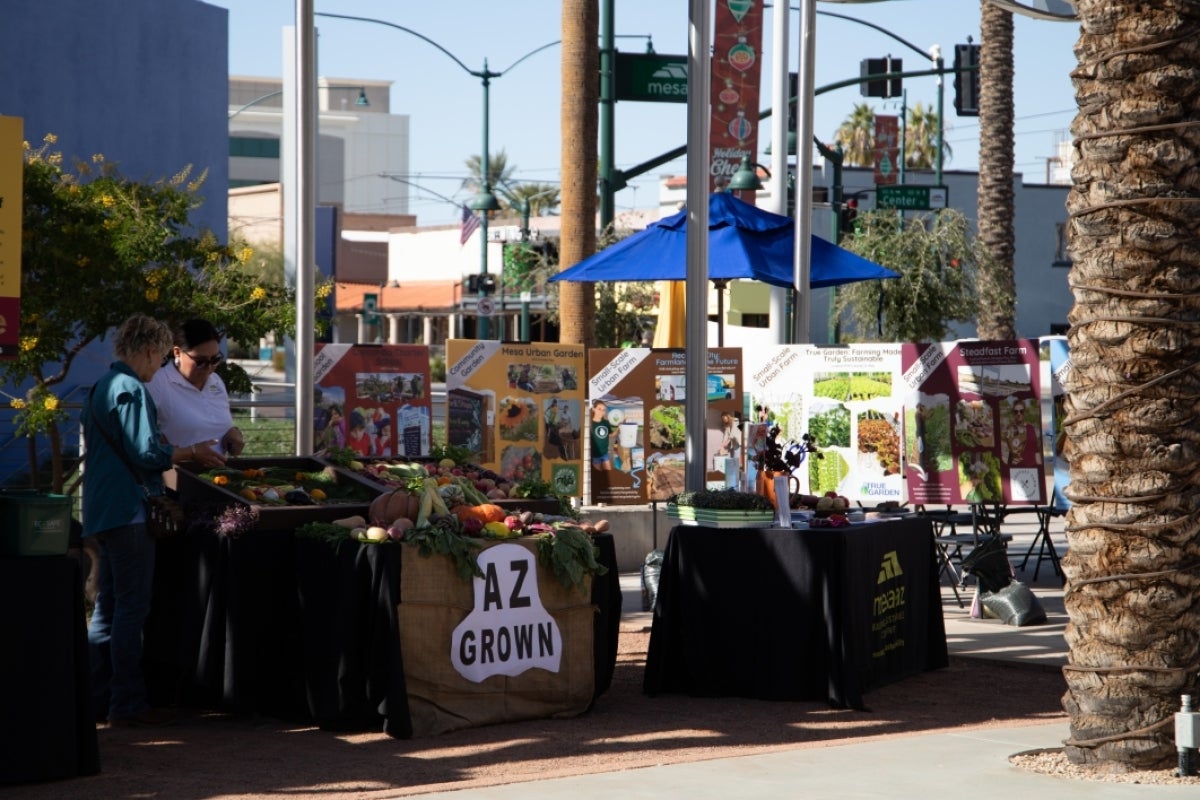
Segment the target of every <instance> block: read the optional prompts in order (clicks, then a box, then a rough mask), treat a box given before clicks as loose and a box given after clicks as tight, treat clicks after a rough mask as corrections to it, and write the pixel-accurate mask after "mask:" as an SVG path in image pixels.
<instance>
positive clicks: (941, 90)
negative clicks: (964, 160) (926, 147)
mask: <svg viewBox="0 0 1200 800" xmlns="http://www.w3.org/2000/svg"><path fill="white" fill-rule="evenodd" d="M930 49H931V50H932V51H933V61H934V63H935V64H937V69H938V77H937V86H938V99H937V104H938V106H937V115H938V119H937V126H938V127H937V165H936V169H935V170H934V178H933V183H934V185H936V186H941V185H942V158H943V153H942V143H943V142H944V141H945V139H944V138H943V137H944V136H945V127H944V125H943V123H942V109H943V107H944V106H943V102H944V97H945V94H946V76H945V75H943V74H942V70H943V69H944V68H945V62H944V61H943V60H942V48H941V47H939V46H938V45H936V44H935V45H934V46H933V47H932V48H930ZM1047 183H1049V181H1047Z"/></svg>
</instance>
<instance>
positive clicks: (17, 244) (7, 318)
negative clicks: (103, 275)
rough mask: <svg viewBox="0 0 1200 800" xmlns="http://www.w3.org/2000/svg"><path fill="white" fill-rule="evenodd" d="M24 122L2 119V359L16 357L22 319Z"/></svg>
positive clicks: (0, 174)
mask: <svg viewBox="0 0 1200 800" xmlns="http://www.w3.org/2000/svg"><path fill="white" fill-rule="evenodd" d="M22 123H23V120H22V119H21V118H20V117H4V116H0V359H11V358H16V357H17V353H18V348H17V335H18V332H19V331H18V327H19V326H18V320H20V319H21V195H22V184H23V175H24V161H23V160H22V159H23V156H22V151H21V141H22V138H23V129H24V128H23V124H22Z"/></svg>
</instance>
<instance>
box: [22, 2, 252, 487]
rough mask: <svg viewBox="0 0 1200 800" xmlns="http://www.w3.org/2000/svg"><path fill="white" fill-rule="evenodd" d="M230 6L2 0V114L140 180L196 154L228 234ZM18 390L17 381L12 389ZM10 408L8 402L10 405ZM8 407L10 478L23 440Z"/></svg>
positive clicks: (96, 351) (86, 379)
mask: <svg viewBox="0 0 1200 800" xmlns="http://www.w3.org/2000/svg"><path fill="white" fill-rule="evenodd" d="M228 97H229V58H228V12H227V11H226V10H225V9H223V8H217V7H216V6H210V5H207V4H205V3H201V2H196V0H4V10H3V14H2V15H0V114H3V115H7V116H15V117H22V118H23V119H24V121H25V122H24V129H25V139H26V141H29V142H30V143H31V144H33V145H35V146H36V145H37V144H38V143H39V142H41V140H42V137H43V136H44V135H45V134H47V133H53V134H55V135H56V136H57V137H58V143H57V144H56V145H55V149H57V150H59V151H61V152H62V153H63V155H64V156H65V157H67V158H68V159H70V158H74V157H79V158H83V159H90V157H91V156H92V154H93V153H103V154H104V156H105V158H106V159H107V160H109V161H110V162H117V163H118V164H119V166H120V169H121V172H122V173H123V174H125V175H127V176H129V177H131V178H135V179H139V180H147V181H153V180H157V179H159V178H164V177H169V176H171V175H174V174H175V173H177V172H179V171H180V170H181V169H183V168H184V167H186V166H188V165H189V164H190V165H192V168H193V173H192V174H193V177H195V176H198V175H199V174H200V173H201V172H203V171H204V170H207V171H208V177H207V180H206V181H205V183H204V186H203V187H201V190H200V192H201V194H203V195H204V197H205V201H204V205H203V206H201V208H200V209H198V211H197V212H196V213H195V215H194V217H193V219H194V220H195V222H196V224H197V225H198V226H200V227H204V228H210V229H212V230H214V231H216V232H217V233H218V235H219V236H221V237H222V238H224V235H225V230H226V225H227V186H228V181H229V138H228V124H227V116H228V113H229V111H228ZM110 360H111V349H110V348H109V347H108V345H107V343H102V344H101V345H100V346H96V347H92V348H90V350H89V352H87V353H85V354H82V355H81V357H80V358H79V359H77V361H76V363H75V365H74V366H73V367H72V370H71V376H70V377H69V378H68V381H69V385H68V386H67V387H64V391H63V392H61V394H63V395H66V396H67V397H68V400H70V401H75V400H78V399H79V398H78V396H77V395H78V392H76V393H75V394H74V395H71V394H69V391H70V389H71V388H73V387H78V386H86V385H88V384H90V383H91V382H92V381H93V380H94V379H95V377H96V376H97V375H98V374H100V373H101V372H103V370H104V369H106V368H107V366H108V363H109V361H110ZM9 390H10V391H11V388H10V389H9ZM0 413H3V412H0ZM11 440H12V426H11V422H10V416H9V415H7V414H5V415H4V416H3V417H0V483H3V482H4V481H5V480H6V479H7V478H8V476H9V474H10V473H11V471H12V469H13V466H12V465H13V464H14V463H19V464H20V465H22V466H23V465H24V464H25V463H26V461H25V446H24V444H23V443H18V446H13V442H12V441H11Z"/></svg>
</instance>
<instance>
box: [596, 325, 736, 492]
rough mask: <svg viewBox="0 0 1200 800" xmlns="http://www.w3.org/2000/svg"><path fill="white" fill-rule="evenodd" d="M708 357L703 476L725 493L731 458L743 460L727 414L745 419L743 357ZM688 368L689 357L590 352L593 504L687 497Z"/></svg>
mask: <svg viewBox="0 0 1200 800" xmlns="http://www.w3.org/2000/svg"><path fill="white" fill-rule="evenodd" d="M707 352H708V365H707V368H706V376H705V385H704V391H705V393H706V396H707V399H708V403H707V405H706V408H707V411H706V416H705V431H706V436H705V453H706V469H705V474H706V477H707V480H708V483H709V484H716V485H720V486H724V485H725V482H726V479H727V477H726V470H727V469H729V466H730V465H729V462H728V461H727V459H730V458H732V459H733V460H734V461H735V462H737V461H740V458H741V447H740V445H741V441H740V437H739V439H738V442H737V445H732V444H731V443H730V442H729V441H728V437H727V436H725V434H724V432H723V426H722V414H723V413H726V414H728V415H729V416H727V417H726V419H727V420H734V419H736V418H737V416H739V415H740V414H741V412H742V351H741V349H740V348H736V347H723V348H715V349H712V350H708V351H707ZM686 368H687V355H686V353H685V351H683V350H672V349H651V348H647V347H628V348H623V349H598V350H590V351H588V401H589V419H590V424H589V428H588V434H589V452H590V457H589V464H590V470H589V475H590V478H591V502H592V503H608V504H611V505H632V504H639V503H646V502H649V501H665V500H667V499H668V498H669V497H671V495H673V494H676V493H678V492H682V491H683V490H684V473H685V452H684V446H685V444H686V440H687V424H686V421H685V419H684V402H685V401H686V399H687V386H686V382H685V372H686ZM723 444H724V445H725V449H724V450H723V449H722V445H723Z"/></svg>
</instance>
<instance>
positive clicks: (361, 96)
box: [229, 86, 371, 119]
mask: <svg viewBox="0 0 1200 800" xmlns="http://www.w3.org/2000/svg"><path fill="white" fill-rule="evenodd" d="M317 88H318V89H358V97H357V98H355V100H354V105H356V106H359V107H362V108H365V107H367V106H369V105H371V101H370V100H368V99H367V89H366V87H365V86H318V87H317ZM282 94H283V89H276V90H275V91H273V92H267V93H266V94H264V95H263V96H261V97H256V98H254V99H253V100H251V101H250V102H249V103H246V104H245V105H244V106H242V107H241V108H239V109H237V110H236V111H234V112H233V113H232V114H230V115H229V119H233V118H234V117H236V116H237V115H238V114H240V113H242V112H243V111H245V110H246V109H248V108H252V107H254V106H256V105H258V104H259V103H264V102H266V101H267V100H270V99H271V98H272V97H279V96H280V95H282Z"/></svg>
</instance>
